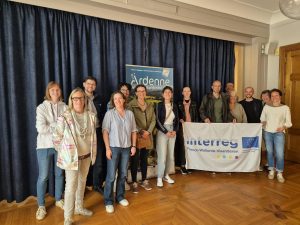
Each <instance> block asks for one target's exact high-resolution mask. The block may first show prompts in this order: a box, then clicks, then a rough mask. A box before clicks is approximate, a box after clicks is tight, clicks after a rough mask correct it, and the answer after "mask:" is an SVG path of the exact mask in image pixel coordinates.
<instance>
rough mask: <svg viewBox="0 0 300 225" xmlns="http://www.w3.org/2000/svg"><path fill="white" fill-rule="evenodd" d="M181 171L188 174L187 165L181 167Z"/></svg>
mask: <svg viewBox="0 0 300 225" xmlns="http://www.w3.org/2000/svg"><path fill="white" fill-rule="evenodd" d="M180 172H181V174H182V175H186V174H188V171H187V169H186V168H185V167H181V168H180Z"/></svg>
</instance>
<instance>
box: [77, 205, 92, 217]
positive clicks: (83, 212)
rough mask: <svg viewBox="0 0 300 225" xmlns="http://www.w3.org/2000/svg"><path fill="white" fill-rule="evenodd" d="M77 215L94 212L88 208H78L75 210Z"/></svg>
mask: <svg viewBox="0 0 300 225" xmlns="http://www.w3.org/2000/svg"><path fill="white" fill-rule="evenodd" d="M74 214H75V215H82V216H92V215H93V212H92V211H91V210H88V209H86V208H76V207H75V211H74Z"/></svg>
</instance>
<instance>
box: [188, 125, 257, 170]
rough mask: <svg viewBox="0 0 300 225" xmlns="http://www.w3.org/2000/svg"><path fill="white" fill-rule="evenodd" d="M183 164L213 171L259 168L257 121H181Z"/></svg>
mask: <svg viewBox="0 0 300 225" xmlns="http://www.w3.org/2000/svg"><path fill="white" fill-rule="evenodd" d="M183 136H184V145H185V155H186V168H187V169H197V170H206V171H215V172H254V171H257V170H258V169H259V164H260V152H261V136H262V125H261V124H260V123H189V122H185V123H183Z"/></svg>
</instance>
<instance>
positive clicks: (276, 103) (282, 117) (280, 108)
mask: <svg viewBox="0 0 300 225" xmlns="http://www.w3.org/2000/svg"><path fill="white" fill-rule="evenodd" d="M281 96H282V92H281V91H280V90H279V89H273V90H271V102H272V105H267V104H266V105H265V106H264V108H263V111H262V114H261V116H260V120H261V122H262V124H263V126H264V128H265V132H264V135H265V142H266V147H267V160H268V165H269V175H268V178H269V179H270V180H272V179H274V176H275V170H274V164H275V165H276V171H277V180H278V181H279V182H280V183H284V182H285V179H284V177H283V175H282V173H283V168H284V142H285V130H286V129H287V128H289V127H291V126H292V122H291V112H290V108H289V107H288V106H287V105H283V104H281ZM274 161H276V162H274Z"/></svg>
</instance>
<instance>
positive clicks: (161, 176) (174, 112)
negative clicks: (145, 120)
mask: <svg viewBox="0 0 300 225" xmlns="http://www.w3.org/2000/svg"><path fill="white" fill-rule="evenodd" d="M162 97H163V101H162V102H160V103H158V104H157V107H156V127H157V129H158V133H157V136H156V151H157V186H158V187H163V182H162V181H163V180H164V181H166V182H168V183H169V184H174V183H175V181H174V180H173V179H171V177H170V176H169V173H170V172H171V171H172V170H173V169H174V147H175V140H176V132H177V131H178V129H179V118H178V109H177V106H176V104H174V103H173V102H172V97H173V89H172V88H171V87H169V86H166V87H164V88H163V90H162Z"/></svg>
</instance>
